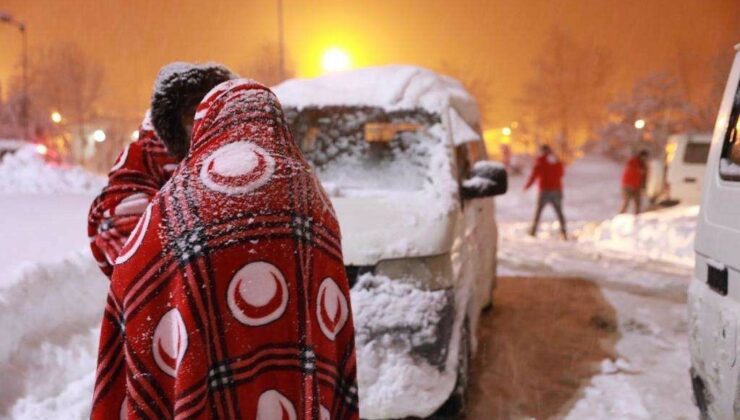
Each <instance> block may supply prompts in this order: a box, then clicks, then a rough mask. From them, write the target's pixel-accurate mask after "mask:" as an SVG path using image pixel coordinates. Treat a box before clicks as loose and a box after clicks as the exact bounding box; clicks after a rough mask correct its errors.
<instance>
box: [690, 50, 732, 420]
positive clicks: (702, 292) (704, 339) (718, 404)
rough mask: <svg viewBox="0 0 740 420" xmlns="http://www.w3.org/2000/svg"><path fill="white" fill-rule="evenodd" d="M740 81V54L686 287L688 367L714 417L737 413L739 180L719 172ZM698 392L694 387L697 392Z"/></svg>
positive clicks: (716, 136)
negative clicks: (717, 279) (712, 283)
mask: <svg viewBox="0 0 740 420" xmlns="http://www.w3.org/2000/svg"><path fill="white" fill-rule="evenodd" d="M739 83H740V54H737V55H736V57H735V60H734V64H733V66H732V71H731V73H730V76H729V79H728V82H727V87H726V89H725V93H724V96H723V98H722V104H721V106H720V110H719V115H718V117H717V121H716V124H715V128H714V133H713V136H712V144H711V149H710V152H709V159H708V162H707V165H706V171H705V176H704V184H703V186H704V188H703V190H704V194H703V196H702V199H701V211H700V213H699V217H698V220H697V231H696V239H695V249H696V263H695V270H694V276H693V279H692V282H691V285H690V287H689V292H688V301H689V302H688V312H689V348H690V352H691V365H692V372H693V375H694V377H695V380H696V378H700V381H701V382H702V384H703V385H702V386H703V387H704V389H705V390H704V392H703V395H704V396H706V401H707V403H708V404H707V405H708V407H707V408H708V413H707V414H708V415H709V418H712V419H728V420H729V419H733V418H740V397H739V392H740V389H739V388H738V379H739V378H740V363H737V353H738V337H737V336H738V325H739V322H740V252H739V250H738V248H740V182H735V181H726V180H723V179H722V178H721V177H720V175H719V163H720V158H721V155H722V148H723V142H724V138H725V133H726V132H727V129H728V124H729V118H730V114H731V111H732V107H733V101H734V97H735V95H736V92H737V90H738V84H739ZM710 269H713V270H715V272H716V271H721V272H724V270H725V269H726V270H727V295H726V296H723V295H722V294H721V293H719V292H717V291H715V290H714V289H712V288H710V287H709V285H708V277H709V275H708V272H709V271H710ZM695 393H696V392H695Z"/></svg>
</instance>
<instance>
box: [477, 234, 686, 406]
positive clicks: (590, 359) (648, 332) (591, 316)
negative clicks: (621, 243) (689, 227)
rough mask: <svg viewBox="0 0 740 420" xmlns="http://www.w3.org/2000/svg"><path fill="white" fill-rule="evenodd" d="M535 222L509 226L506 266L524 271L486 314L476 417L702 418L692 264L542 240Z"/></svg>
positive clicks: (505, 270) (505, 283)
mask: <svg viewBox="0 0 740 420" xmlns="http://www.w3.org/2000/svg"><path fill="white" fill-rule="evenodd" d="M526 226H527V225H526V224H516V223H515V224H508V225H506V226H503V227H502V230H503V232H502V238H501V243H502V244H505V248H506V249H505V251H504V252H503V255H500V262H499V267H500V268H499V270H500V273H501V274H502V275H508V276H517V277H505V278H503V279H502V281H501V284H500V288H499V289H498V290H497V291H496V292H495V293H496V294H495V295H494V296H495V298H494V299H495V300H494V306H495V309H494V311H493V313H488V314H485V315H484V316H483V318H482V319H481V331H480V332H479V334H480V335H479V337H480V338H481V347H480V350H481V351H480V353H479V354H478V359H477V360H476V361H475V363H474V365H473V366H474V367H475V368H476V369H477V370H476V372H475V374H474V385H473V388H472V390H471V392H472V399H473V407H472V409H471V418H472V419H476V420H477V419H481V420H482V419H488V418H491V416H490V413H496V416H495V417H494V418H550V417H556V418H560V417H564V418H569V419H615V418H618V419H695V418H697V417H698V411H697V410H696V408H695V407H694V405H693V403H692V396H691V387H690V382H689V375H688V369H689V355H688V343H687V337H686V334H687V324H686V306H685V303H686V288H687V284H688V281H689V280H688V279H689V276H690V275H691V272H690V269H689V268H687V267H681V266H677V265H672V264H665V263H656V262H654V261H647V260H643V261H640V260H635V259H634V258H632V257H631V256H626V255H620V254H617V253H614V252H611V251H609V252H601V251H596V250H594V249H593V248H592V247H591V246H584V245H583V244H578V243H573V242H570V243H563V242H560V241H558V240H555V239H552V240H551V239H539V240H536V239H532V238H529V237H527V236H526V235H525V230H526ZM553 233H555V232H553ZM553 236H555V235H553ZM533 276H536V277H534V278H533ZM576 279H577V280H576ZM545 282H549V284H548V283H545ZM548 347H549V348H548Z"/></svg>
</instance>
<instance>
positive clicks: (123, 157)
mask: <svg viewBox="0 0 740 420" xmlns="http://www.w3.org/2000/svg"><path fill="white" fill-rule="evenodd" d="M129 146H130V145H129V144H127V145H126V147H124V148H123V152H121V156H118V159H116V163H114V164H113V167H112V168H110V171H111V172H113V171H117V170H119V169H121V168H122V167H123V165H124V164H125V163H126V159H128V148H129Z"/></svg>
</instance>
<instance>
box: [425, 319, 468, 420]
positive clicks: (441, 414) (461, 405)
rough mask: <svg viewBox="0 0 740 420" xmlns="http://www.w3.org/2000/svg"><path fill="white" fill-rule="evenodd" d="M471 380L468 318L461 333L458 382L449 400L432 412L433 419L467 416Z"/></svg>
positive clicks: (451, 419)
mask: <svg viewBox="0 0 740 420" xmlns="http://www.w3.org/2000/svg"><path fill="white" fill-rule="evenodd" d="M469 382H470V327H469V325H468V320H467V318H466V319H465V322H463V327H462V331H461V334H460V351H459V353H458V361H457V382H456V383H455V388H454V389H453V390H452V394H450V396H449V398H447V401H445V403H444V404H442V406H441V407H439V408H438V409H437V411H436V412H435V413H434V414H432V415H431V416H430V417H429V419H431V420H453V419H463V418H465V413H466V412H467V406H468V384H469Z"/></svg>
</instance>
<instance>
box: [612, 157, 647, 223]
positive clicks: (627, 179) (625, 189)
mask: <svg viewBox="0 0 740 420" xmlns="http://www.w3.org/2000/svg"><path fill="white" fill-rule="evenodd" d="M647 159H648V152H647V150H641V151H640V152H638V153H636V154H634V155H633V156H632V157H631V158H630V159H629V160H628V161H627V164H626V165H625V166H624V172H623V173H622V208H621V209H620V210H619V212H620V213H626V212H627V208H628V207H629V204H630V201H631V202H633V203H634V208H635V214H639V213H640V210H641V207H642V191H643V190H644V189H645V181H646V180H647Z"/></svg>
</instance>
